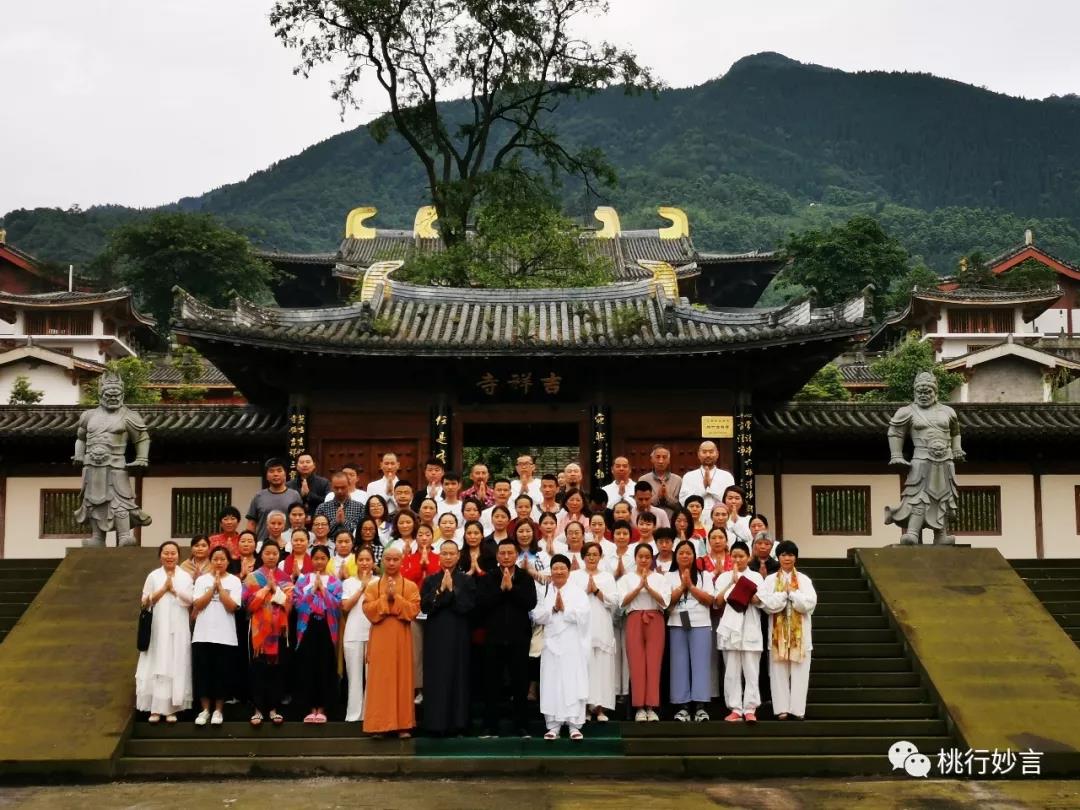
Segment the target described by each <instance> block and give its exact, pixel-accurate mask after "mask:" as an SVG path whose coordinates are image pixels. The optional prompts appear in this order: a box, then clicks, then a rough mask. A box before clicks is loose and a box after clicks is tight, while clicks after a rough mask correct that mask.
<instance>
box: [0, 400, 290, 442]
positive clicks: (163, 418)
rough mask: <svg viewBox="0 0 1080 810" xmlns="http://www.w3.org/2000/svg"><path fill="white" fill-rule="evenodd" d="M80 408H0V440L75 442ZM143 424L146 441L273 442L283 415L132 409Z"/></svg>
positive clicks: (204, 408)
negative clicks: (146, 431)
mask: <svg viewBox="0 0 1080 810" xmlns="http://www.w3.org/2000/svg"><path fill="white" fill-rule="evenodd" d="M85 410H86V408H85V407H81V406H54V405H30V406H16V405H0V440H12V439H28V438H69V439H71V441H72V442H74V441H75V428H76V426H77V425H78V421H79V416H80V414H82V412H83V411H85ZM132 410H134V411H137V412H138V413H139V414H141V415H142V417H143V419H145V420H146V426H147V428H148V429H149V431H150V438H151V441H153V440H154V439H168V440H179V439H183V440H200V441H221V440H225V441H247V440H264V439H269V440H277V439H279V438H281V437H282V436H284V435H285V430H286V424H287V416H286V414H285V412H284V411H269V410H263V409H261V408H256V407H253V406H250V405H243V406H208V405H133V406H132Z"/></svg>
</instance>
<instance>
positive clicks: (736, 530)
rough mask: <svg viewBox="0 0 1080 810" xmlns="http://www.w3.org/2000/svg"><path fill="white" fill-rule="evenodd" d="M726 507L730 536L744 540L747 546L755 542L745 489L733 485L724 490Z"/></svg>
mask: <svg viewBox="0 0 1080 810" xmlns="http://www.w3.org/2000/svg"><path fill="white" fill-rule="evenodd" d="M724 506H726V507H727V508H728V525H727V530H728V534H729V535H733V536H734V537H735V538H736V539H739V540H742V541H743V542H744V543H746V545H748V546H749V545H751V544H752V543H753V542H754V534H753V532H751V531H750V515H749V514H747V511H746V496H745V494H744V492H743V488H742V487H740V486H737V485H735V484H732V485H731V486H729V487H726V488H725V489H724Z"/></svg>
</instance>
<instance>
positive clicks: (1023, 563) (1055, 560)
mask: <svg viewBox="0 0 1080 810" xmlns="http://www.w3.org/2000/svg"><path fill="white" fill-rule="evenodd" d="M1009 564H1010V565H1011V566H1012V567H1013V568H1015V569H1016V570H1018V571H1020V570H1027V569H1031V568H1080V559H1077V558H1076V557H1049V558H1047V559H1044V560H1037V559H1031V560H1009Z"/></svg>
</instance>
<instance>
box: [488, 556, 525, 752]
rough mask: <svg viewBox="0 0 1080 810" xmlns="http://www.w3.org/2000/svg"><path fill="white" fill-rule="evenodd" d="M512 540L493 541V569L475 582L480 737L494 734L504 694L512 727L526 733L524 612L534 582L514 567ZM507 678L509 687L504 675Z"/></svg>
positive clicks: (496, 731)
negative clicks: (480, 620)
mask: <svg viewBox="0 0 1080 810" xmlns="http://www.w3.org/2000/svg"><path fill="white" fill-rule="evenodd" d="M517 557H518V547H517V544H516V543H515V542H514V541H513V540H511V539H509V538H507V539H505V540H503V541H502V542H501V543H499V548H498V551H497V552H496V555H495V559H496V562H497V563H498V568H496V569H495V570H494V571H492V572H491V573H490V574H488V575H487V576H484V577H480V578H479V579H480V581H479V582H478V583H477V587H478V589H479V593H478V596H479V600H480V609H481V613H482V614H483V616H484V628H485V630H486V638H485V640H484V692H485V698H486V704H487V705H486V706H485V711H484V734H483V736H485V737H490V736H498V733H499V725H498V724H499V708H500V704H501V702H502V699H503V696H504V695H507V694H508V695H509V697H510V703H511V705H512V707H513V718H514V726H515V728H516V729H517V733H518V734H519V735H520V736H522V737H528V736H529V731H528V722H529V716H528V705H527V702H526V696H527V695H528V693H529V642H530V641H531V640H532V622H531V620H530V619H529V611H531V610H532V609H533V608H534V607H536V585H534V584H533V579H532V577H531V576H529V574H528V573H527V572H526V571H524V570H523V569H521V568H519V567H518V566H517ZM506 677H509V682H510V686H509V690H507V688H506V687H505V686H504V678H506Z"/></svg>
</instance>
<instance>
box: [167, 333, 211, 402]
mask: <svg viewBox="0 0 1080 810" xmlns="http://www.w3.org/2000/svg"><path fill="white" fill-rule="evenodd" d="M169 365H171V366H172V367H173V368H175V369H176V370H177V371H179V372H180V380H181V382H182V383H183V385H181V386H180V387H179V388H173V389H170V390H169V391H168V392H166V394H165V396H166V397H167V398H168V399H171V400H173V401H174V402H199V401H200V400H203V399H206V388H205V387H204V386H201V385H196V384H195V383H197V382H198V381H199V378H200V377H202V374H203V368H204V365H203V358H202V355H201V354H199V353H198V352H197V351H196V350H195V348H194V347H193V346H186V345H179V346H176V347H174V348H173V350H172V357H170V358H169Z"/></svg>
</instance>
